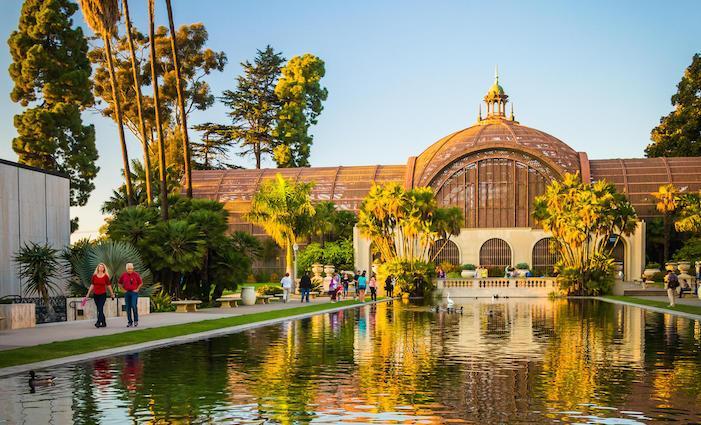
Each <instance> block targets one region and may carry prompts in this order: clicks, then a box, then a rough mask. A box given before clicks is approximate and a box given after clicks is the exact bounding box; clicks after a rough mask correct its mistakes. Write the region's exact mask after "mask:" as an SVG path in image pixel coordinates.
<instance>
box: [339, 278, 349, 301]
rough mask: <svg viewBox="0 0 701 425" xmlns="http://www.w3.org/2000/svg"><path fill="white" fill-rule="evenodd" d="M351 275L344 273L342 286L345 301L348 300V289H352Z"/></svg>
mask: <svg viewBox="0 0 701 425" xmlns="http://www.w3.org/2000/svg"><path fill="white" fill-rule="evenodd" d="M350 280H351V279H350V274H348V273H343V278H342V279H341V284H342V285H343V299H346V298H348V288H349V287H350Z"/></svg>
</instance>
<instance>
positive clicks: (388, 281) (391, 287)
mask: <svg viewBox="0 0 701 425" xmlns="http://www.w3.org/2000/svg"><path fill="white" fill-rule="evenodd" d="M392 279H393V276H392V275H389V276H387V279H385V293H386V294H387V296H388V297H389V298H394V294H393V292H394V285H393V282H392Z"/></svg>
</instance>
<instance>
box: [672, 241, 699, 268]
mask: <svg viewBox="0 0 701 425" xmlns="http://www.w3.org/2000/svg"><path fill="white" fill-rule="evenodd" d="M674 260H676V261H684V260H686V261H690V262H691V265H692V267H693V265H694V262H696V261H699V260H701V237H698V236H697V237H693V238H690V239H689V240H688V241H686V242H685V243H684V245H683V246H682V247H681V248H679V249H678V250H677V252H675V253H674Z"/></svg>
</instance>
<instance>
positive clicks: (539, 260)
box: [531, 238, 560, 276]
mask: <svg viewBox="0 0 701 425" xmlns="http://www.w3.org/2000/svg"><path fill="white" fill-rule="evenodd" d="M556 243H557V242H555V239H554V238H543V239H541V240H539V241H538V242H536V244H535V245H534V246H533V254H532V259H533V264H532V265H531V267H532V269H533V274H534V275H535V276H552V274H553V271H554V268H555V263H557V261H558V260H559V259H560V252H559V251H558V249H557V245H556Z"/></svg>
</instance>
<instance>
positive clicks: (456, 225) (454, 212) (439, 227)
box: [430, 207, 465, 261]
mask: <svg viewBox="0 0 701 425" xmlns="http://www.w3.org/2000/svg"><path fill="white" fill-rule="evenodd" d="M464 222H465V218H464V217H463V215H462V210H461V209H460V208H457V207H452V208H437V209H436V211H435V212H434V213H433V224H432V226H433V230H434V231H435V232H436V233H438V235H439V236H440V240H442V241H443V242H442V243H441V244H440V246H439V247H438V249H436V252H435V254H433V257H432V258H430V260H431V261H434V260H435V259H436V258H437V257H438V255H440V253H441V251H443V249H444V248H445V247H446V246H447V245H448V242H449V241H450V237H451V236H457V235H459V234H460V228H461V227H462V225H463V223H464ZM436 242H438V241H436Z"/></svg>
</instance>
